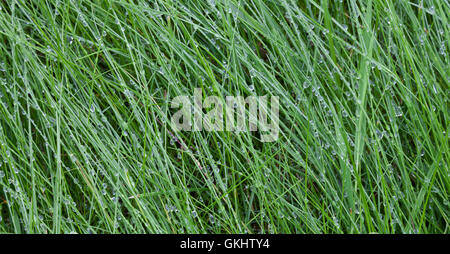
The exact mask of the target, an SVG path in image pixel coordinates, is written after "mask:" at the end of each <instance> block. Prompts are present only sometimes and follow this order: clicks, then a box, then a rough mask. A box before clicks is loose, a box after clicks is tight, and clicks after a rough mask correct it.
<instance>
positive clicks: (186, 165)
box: [0, 0, 450, 234]
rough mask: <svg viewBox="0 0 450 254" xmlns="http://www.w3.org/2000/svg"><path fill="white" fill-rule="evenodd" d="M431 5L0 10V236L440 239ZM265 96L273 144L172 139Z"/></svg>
mask: <svg viewBox="0 0 450 254" xmlns="http://www.w3.org/2000/svg"><path fill="white" fill-rule="evenodd" d="M449 13H450V4H449V2H448V1H447V0H423V1H422V0H420V1H419V0H416V1H411V0H398V1H397V0H383V1H381V0H367V1H356V0H340V1H329V0H305V1H293V0H208V1H201V0H190V1H188V0H186V1H181V0H158V1H143V0H112V1H106V0H101V1H93V0H79V1H78V0H70V1H69V0H27V1H26V0H0V187H1V188H0V232H2V233H250V234H253V233H373V232H377V233H405V234H410V233H444V234H446V233H450V226H449V220H450V218H449V217H450V212H449V211H450V204H449V192H450V170H449V160H450V153H449V139H448V135H449V132H450V130H449V113H448V112H449V95H450V93H449V89H448V84H449V73H450V68H449V57H448V54H449V51H448V48H449V41H450V40H449V39H450V34H449V33H450V26H449V20H448V18H449ZM195 88H202V91H203V94H204V95H205V96H208V95H216V96H219V97H221V98H224V97H225V96H237V95H241V96H250V95H259V96H263V95H268V96H278V97H279V100H280V112H279V119H280V134H279V138H278V140H277V141H275V142H261V140H260V133H259V132H242V133H234V132H227V131H222V132H205V131H199V132H182V131H181V132H177V131H174V130H173V128H172V127H171V125H170V117H171V114H172V113H173V109H171V107H170V101H171V99H172V98H174V97H176V96H178V95H192V93H193V91H194V89H195Z"/></svg>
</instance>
